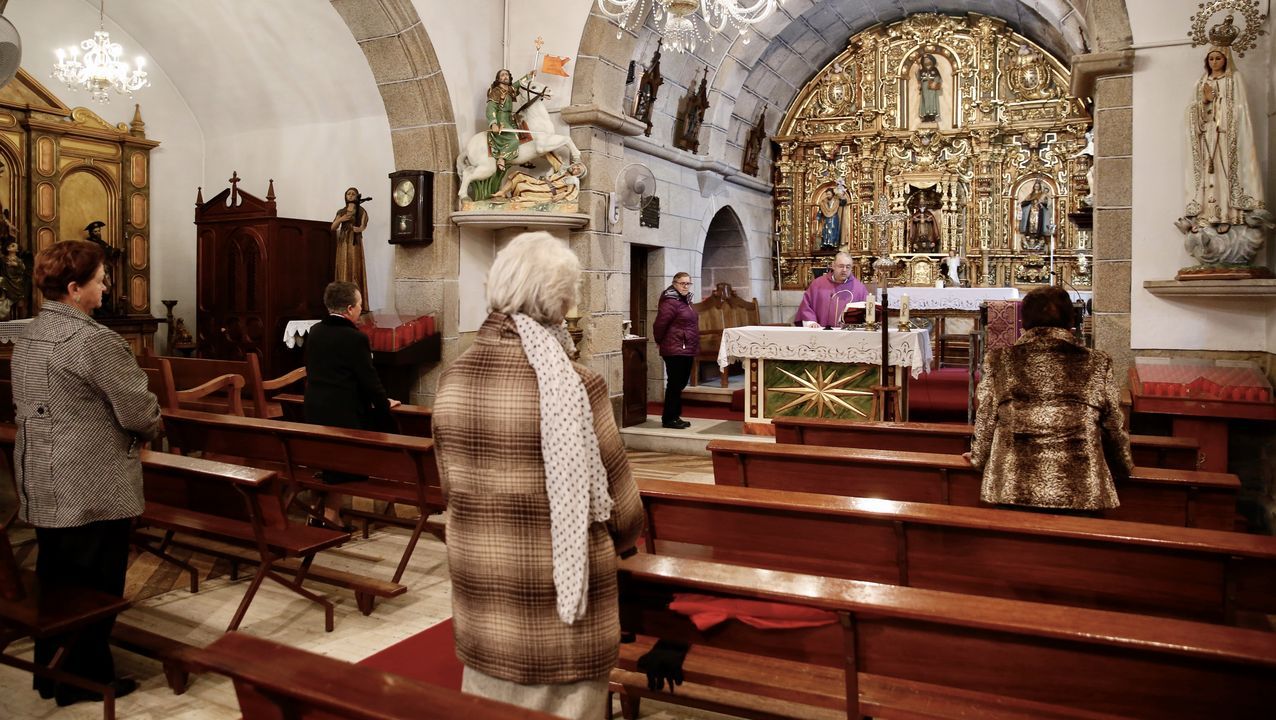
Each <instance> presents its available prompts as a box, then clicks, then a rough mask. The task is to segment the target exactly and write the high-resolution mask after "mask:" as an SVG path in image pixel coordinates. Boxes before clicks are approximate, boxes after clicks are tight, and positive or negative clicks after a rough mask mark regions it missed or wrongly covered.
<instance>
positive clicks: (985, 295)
mask: <svg viewBox="0 0 1276 720" xmlns="http://www.w3.org/2000/svg"><path fill="white" fill-rule="evenodd" d="M900 295H907V296H908V308H909V309H910V310H958V311H963V312H979V305H980V303H982V302H984V301H986V300H1018V299H1019V298H1020V297H1021V296H1020V294H1019V289H1018V288H1012V287H974V288H958V287H952V288H937V287H907V286H901V287H892V288H891V289H890V292H889V293H888V294H887V296H886V297H887V299H888V300H889V301H890V308H891V309H892V310H897V309H899V296H900ZM877 301H878V302H879V303H880V302H881V301H882V292H881V290H880V289H879V290H878V291H877Z"/></svg>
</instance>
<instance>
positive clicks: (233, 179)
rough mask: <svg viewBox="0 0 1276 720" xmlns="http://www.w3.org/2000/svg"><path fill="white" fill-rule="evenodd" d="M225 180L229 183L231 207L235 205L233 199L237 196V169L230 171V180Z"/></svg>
mask: <svg viewBox="0 0 1276 720" xmlns="http://www.w3.org/2000/svg"><path fill="white" fill-rule="evenodd" d="M226 182H228V183H230V204H231V206H232V207H233V206H234V205H235V200H236V199H237V198H238V197H239V171H238V170H235V171H233V172H231V174H230V180H227V181H226Z"/></svg>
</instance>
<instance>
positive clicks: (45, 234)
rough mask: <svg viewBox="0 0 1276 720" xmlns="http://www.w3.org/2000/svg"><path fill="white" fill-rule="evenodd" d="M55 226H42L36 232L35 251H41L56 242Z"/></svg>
mask: <svg viewBox="0 0 1276 720" xmlns="http://www.w3.org/2000/svg"><path fill="white" fill-rule="evenodd" d="M54 242H55V241H54V238H53V228H47V227H44V228H40V229H39V230H37V231H36V234H35V251H36V252H40V251H41V250H43V249H45V248H47V247H48V246H50V245H52V244H53V243H54Z"/></svg>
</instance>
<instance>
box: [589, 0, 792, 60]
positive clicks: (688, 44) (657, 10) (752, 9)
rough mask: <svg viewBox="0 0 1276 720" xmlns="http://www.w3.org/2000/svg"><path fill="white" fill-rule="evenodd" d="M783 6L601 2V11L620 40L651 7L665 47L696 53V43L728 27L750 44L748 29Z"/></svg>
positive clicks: (741, 0)
mask: <svg viewBox="0 0 1276 720" xmlns="http://www.w3.org/2000/svg"><path fill="white" fill-rule="evenodd" d="M782 4H784V0H752V1H751V0H598V10H599V12H601V13H602V14H603V16H604V17H606V18H607V19H609V20H611V21H612V22H614V23H616V25H617V26H618V27H619V28H620V29H619V30H617V32H616V39H620V37H621V33H623V32H624V30H625V29H626V27H627V26H628V25H629V24H630V22H631V21H632V22H633V24H634V26H635V28H636V27H637V25H638V24H640V23H641V22H642V21H643V18H645V17H646V16H647V10H648V8H650V9H651V12H652V17H653V18H654V19H655V21H656V31H657V32H658V33H660V35H661V37H663V38H664V39H665V47H667V48H669V49H670V50H672V51H674V52H695V49H696V45H697V43H702V42H704V41H705V40H710V39H711V38H712V37H713V35H714V34H715V33H720V32H722V31H723V30H725V29H726V28H727V26H730V27H731V28H732V29H734V30H735V31H736V32H738V33H739V34H740V39H741V41H742V42H744V43H745V44H748V42H749V26H750V25H754V24H757V23H759V22H762V21H763V20H765V19H766V18H767V17H769V16H770V15H771V13H773V12H775V9H776V8H778V7H779V6H780V5H782ZM697 10H699V11H700V12H699V13H697V12H696V11H697ZM631 29H632V28H631Z"/></svg>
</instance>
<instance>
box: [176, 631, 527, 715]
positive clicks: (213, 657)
mask: <svg viewBox="0 0 1276 720" xmlns="http://www.w3.org/2000/svg"><path fill="white" fill-rule="evenodd" d="M195 662H197V663H198V664H199V666H200V667H201V668H203V669H204V670H205V671H207V672H214V673H217V674H219V675H225V676H227V677H230V678H231V679H232V680H234V681H235V694H236V695H237V696H238V698H239V709H240V712H241V713H242V714H243V717H244V720H266V719H267V718H348V719H349V720H418V719H425V720H430V719H432V718H439V719H446V720H451V719H452V718H465V719H466V720H551V716H549V715H546V714H544V713H539V712H534V711H531V710H524V709H522V708H517V707H514V706H513V705H506V704H505V703H501V702H496V701H494V700H488V699H486V698H481V697H477V696H474V695H462V694H461V693H460V692H458V691H456V690H449V689H447V688H443V687H438V686H436V685H427V684H426V683H423V682H419V681H416V680H412V679H409V678H405V677H403V676H401V675H395V674H393V673H388V672H385V671H383V670H377V669H375V668H370V667H365V666H362V665H352V664H350V663H347V662H342V661H341V660H335V659H333V658H330V657H325V656H323V655H317V654H315V653H312V652H307V651H305V650H300V649H298V648H294V647H289V646H287V645H280V644H279V643H276V642H271V641H270V640H263V639H261V638H256V637H253V636H251V635H245V634H243V633H228V634H226V635H223V636H221V637H220V638H218V639H217V640H216V641H215V642H213V644H211V645H209V646H208V647H206V648H204V649H203V650H201V651H200V652H199V653H198V655H197V656H196V658H195Z"/></svg>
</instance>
